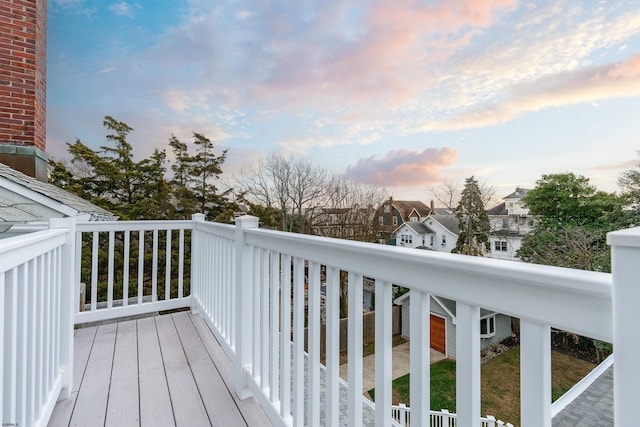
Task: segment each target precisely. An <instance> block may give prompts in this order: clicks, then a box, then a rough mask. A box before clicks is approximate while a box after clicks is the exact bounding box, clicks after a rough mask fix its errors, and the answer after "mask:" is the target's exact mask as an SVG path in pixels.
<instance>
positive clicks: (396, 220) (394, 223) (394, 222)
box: [393, 216, 398, 225]
mask: <svg viewBox="0 0 640 427" xmlns="http://www.w3.org/2000/svg"><path fill="white" fill-rule="evenodd" d="M393 225H398V217H397V216H394V217H393Z"/></svg>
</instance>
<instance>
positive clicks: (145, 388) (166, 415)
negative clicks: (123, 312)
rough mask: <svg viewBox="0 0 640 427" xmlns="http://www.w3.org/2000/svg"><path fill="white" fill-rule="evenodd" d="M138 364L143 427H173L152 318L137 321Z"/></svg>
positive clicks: (169, 401) (154, 324)
mask: <svg viewBox="0 0 640 427" xmlns="http://www.w3.org/2000/svg"><path fill="white" fill-rule="evenodd" d="M138 364H139V365H138V369H139V371H140V372H139V375H140V376H139V383H140V425H141V426H145V427H146V426H149V427H154V426H161V427H164V426H174V425H175V421H174V419H173V408H172V406H171V398H170V397H169V388H168V386H167V378H166V376H165V371H164V364H163V360H162V353H161V352H160V343H159V342H158V331H157V329H156V321H155V319H154V318H153V317H147V318H144V319H139V320H138Z"/></svg>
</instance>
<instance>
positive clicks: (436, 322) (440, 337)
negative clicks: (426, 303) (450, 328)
mask: <svg viewBox="0 0 640 427" xmlns="http://www.w3.org/2000/svg"><path fill="white" fill-rule="evenodd" d="M429 323H430V326H429V333H430V334H431V348H433V349H434V350H437V351H439V352H440V353H444V354H446V353H447V344H446V342H447V338H446V336H447V334H446V328H445V319H444V318H442V317H439V316H435V315H433V314H432V315H431V319H430V322H429Z"/></svg>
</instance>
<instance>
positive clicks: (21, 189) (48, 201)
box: [0, 177, 78, 217]
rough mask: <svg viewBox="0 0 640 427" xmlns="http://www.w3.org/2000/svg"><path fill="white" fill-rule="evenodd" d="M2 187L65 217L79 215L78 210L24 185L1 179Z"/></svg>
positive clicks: (0, 184)
mask: <svg viewBox="0 0 640 427" xmlns="http://www.w3.org/2000/svg"><path fill="white" fill-rule="evenodd" d="M0 186H2V187H3V188H5V189H7V190H9V191H13V192H14V193H16V194H19V195H21V196H23V197H26V198H27V199H30V200H33V201H34V202H35V203H39V204H41V205H43V206H46V207H48V208H49V209H52V210H54V211H58V212H60V213H61V214H63V215H66V216H70V217H73V216H76V215H77V214H78V211H77V210H75V209H73V208H71V207H69V206H67V205H65V204H63V203H60V202H58V201H56V200H53V199H52V198H50V197H47V196H45V195H42V194H40V193H38V192H37V191H33V190H31V189H30V188H28V187H25V186H24V185H20V184H16V183H15V182H13V181H11V180H8V179H6V178H4V177H0Z"/></svg>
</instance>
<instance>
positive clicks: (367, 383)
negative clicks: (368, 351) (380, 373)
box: [340, 342, 446, 393]
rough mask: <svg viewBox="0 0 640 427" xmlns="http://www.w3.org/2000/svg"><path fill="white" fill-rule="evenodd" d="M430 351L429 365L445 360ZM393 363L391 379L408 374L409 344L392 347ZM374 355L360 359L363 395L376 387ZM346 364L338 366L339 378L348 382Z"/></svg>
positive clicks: (441, 355)
mask: <svg viewBox="0 0 640 427" xmlns="http://www.w3.org/2000/svg"><path fill="white" fill-rule="evenodd" d="M430 350H431V363H435V362H438V361H440V360H442V359H445V358H446V356H445V355H444V354H442V353H440V352H438V351H436V350H434V349H430ZM391 360H392V362H393V366H392V371H391V377H392V379H394V380H395V379H396V378H399V377H402V376H404V375H406V374H408V373H409V372H410V369H409V366H410V363H409V342H406V343H404V344H400V345H397V346H395V347H393V349H392V353H391ZM375 366H376V355H375V354H372V355H370V356H366V357H364V358H363V359H362V392H363V393H365V392H367V391H369V390H371V389H372V388H374V387H375V386H376V375H375ZM348 369H349V367H348V364H347V363H345V364H344V365H340V378H342V379H343V380H345V381H348V377H349V374H348V372H349V371H348Z"/></svg>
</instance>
